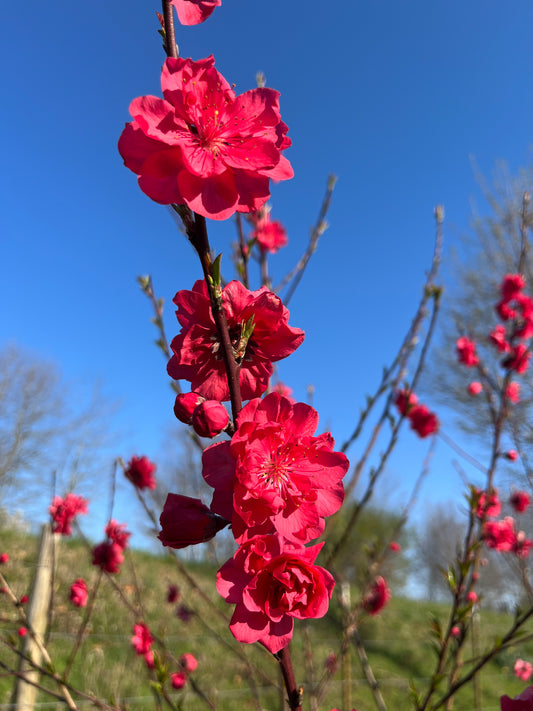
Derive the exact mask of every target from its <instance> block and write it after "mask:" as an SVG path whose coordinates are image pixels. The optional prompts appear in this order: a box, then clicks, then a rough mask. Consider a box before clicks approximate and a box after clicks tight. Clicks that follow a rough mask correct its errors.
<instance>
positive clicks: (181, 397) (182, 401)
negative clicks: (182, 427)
mask: <svg viewBox="0 0 533 711" xmlns="http://www.w3.org/2000/svg"><path fill="white" fill-rule="evenodd" d="M204 400H205V397H202V395H200V394H198V393H179V394H178V395H176V402H175V403H174V414H175V415H176V417H177V418H178V420H179V421H180V422H183V423H184V424H186V425H190V424H191V422H192V413H193V412H194V411H195V410H196V408H197V407H198V405H199V404H200V403H201V402H203V401H204Z"/></svg>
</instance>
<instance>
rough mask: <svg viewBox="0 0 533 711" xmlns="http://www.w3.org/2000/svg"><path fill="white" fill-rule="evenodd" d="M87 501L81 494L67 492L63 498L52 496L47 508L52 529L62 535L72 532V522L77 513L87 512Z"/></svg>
mask: <svg viewBox="0 0 533 711" xmlns="http://www.w3.org/2000/svg"><path fill="white" fill-rule="evenodd" d="M88 503H89V502H88V501H87V499H84V498H83V497H82V496H76V494H67V495H66V496H65V498H64V499H63V498H62V497H61V496H54V499H53V501H52V505H51V506H50V508H49V509H48V511H49V512H50V516H51V517H52V531H53V532H54V533H61V534H62V535H63V536H70V535H71V533H72V522H73V521H74V519H75V518H76V516H77V515H78V514H86V513H87V512H88V508H87V504H88Z"/></svg>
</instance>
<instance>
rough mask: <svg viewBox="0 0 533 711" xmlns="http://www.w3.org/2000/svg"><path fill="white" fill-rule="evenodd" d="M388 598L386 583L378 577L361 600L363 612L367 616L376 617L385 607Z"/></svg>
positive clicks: (389, 595)
mask: <svg viewBox="0 0 533 711" xmlns="http://www.w3.org/2000/svg"><path fill="white" fill-rule="evenodd" d="M390 597H391V593H390V590H389V588H388V586H387V581H386V580H385V578H383V577H382V576H381V575H379V576H378V577H377V578H376V579H375V581H374V582H373V583H372V587H371V588H370V590H369V592H368V593H367V594H366V595H365V596H364V598H363V601H362V606H363V610H365V612H368V614H369V615H377V614H378V613H380V612H381V610H382V609H383V608H384V607H385V605H386V604H387V602H388V601H389V600H390Z"/></svg>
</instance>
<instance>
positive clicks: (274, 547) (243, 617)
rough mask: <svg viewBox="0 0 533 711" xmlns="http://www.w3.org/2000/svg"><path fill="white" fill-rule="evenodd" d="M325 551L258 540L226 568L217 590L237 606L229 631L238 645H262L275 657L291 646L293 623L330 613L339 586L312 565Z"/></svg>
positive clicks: (273, 538) (245, 546)
mask: <svg viewBox="0 0 533 711" xmlns="http://www.w3.org/2000/svg"><path fill="white" fill-rule="evenodd" d="M322 546H323V544H318V545H315V546H310V547H309V548H304V547H303V546H292V545H290V544H287V543H286V542H285V543H284V542H283V539H282V537H281V536H278V535H272V536H256V537H255V538H252V539H250V540H249V541H247V542H246V543H244V544H243V545H241V546H240V547H239V549H238V550H237V552H236V553H235V555H234V556H233V558H231V559H230V560H229V561H227V562H226V563H225V564H224V565H223V566H222V568H221V569H220V570H219V571H218V574H217V590H218V592H219V593H220V594H221V595H222V597H223V598H224V599H225V600H226V602H228V603H230V604H235V605H236V607H235V612H234V613H233V617H232V619H231V623H230V630H231V631H232V633H233V635H234V637H235V638H236V639H237V640H238V641H239V642H246V643H249V644H250V643H252V642H261V644H263V645H264V646H265V647H266V648H267V649H268V650H269V651H271V652H272V653H276V652H279V650H280V649H283V648H284V647H286V646H287V644H288V643H289V640H290V639H291V637H292V631H293V625H294V618H297V619H308V618H317V617H323V616H324V615H325V614H326V612H327V610H328V606H329V600H330V598H331V593H332V591H333V587H334V585H335V581H334V580H333V577H332V576H331V575H330V573H328V571H327V570H324V568H320V567H319V566H316V565H313V563H314V561H315V558H316V556H317V555H318V553H319V551H320V549H321V548H322Z"/></svg>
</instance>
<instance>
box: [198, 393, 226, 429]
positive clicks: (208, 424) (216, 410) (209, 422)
mask: <svg viewBox="0 0 533 711" xmlns="http://www.w3.org/2000/svg"><path fill="white" fill-rule="evenodd" d="M228 422H229V415H228V411H227V410H226V408H225V407H224V405H222V403H220V402H218V400H204V401H203V402H201V403H200V404H199V405H198V407H196V408H195V410H194V412H193V413H192V426H193V429H194V431H195V432H196V434H197V435H199V436H200V437H216V436H217V435H219V434H220V433H221V432H223V431H224V430H225V429H226V427H227V426H228Z"/></svg>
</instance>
